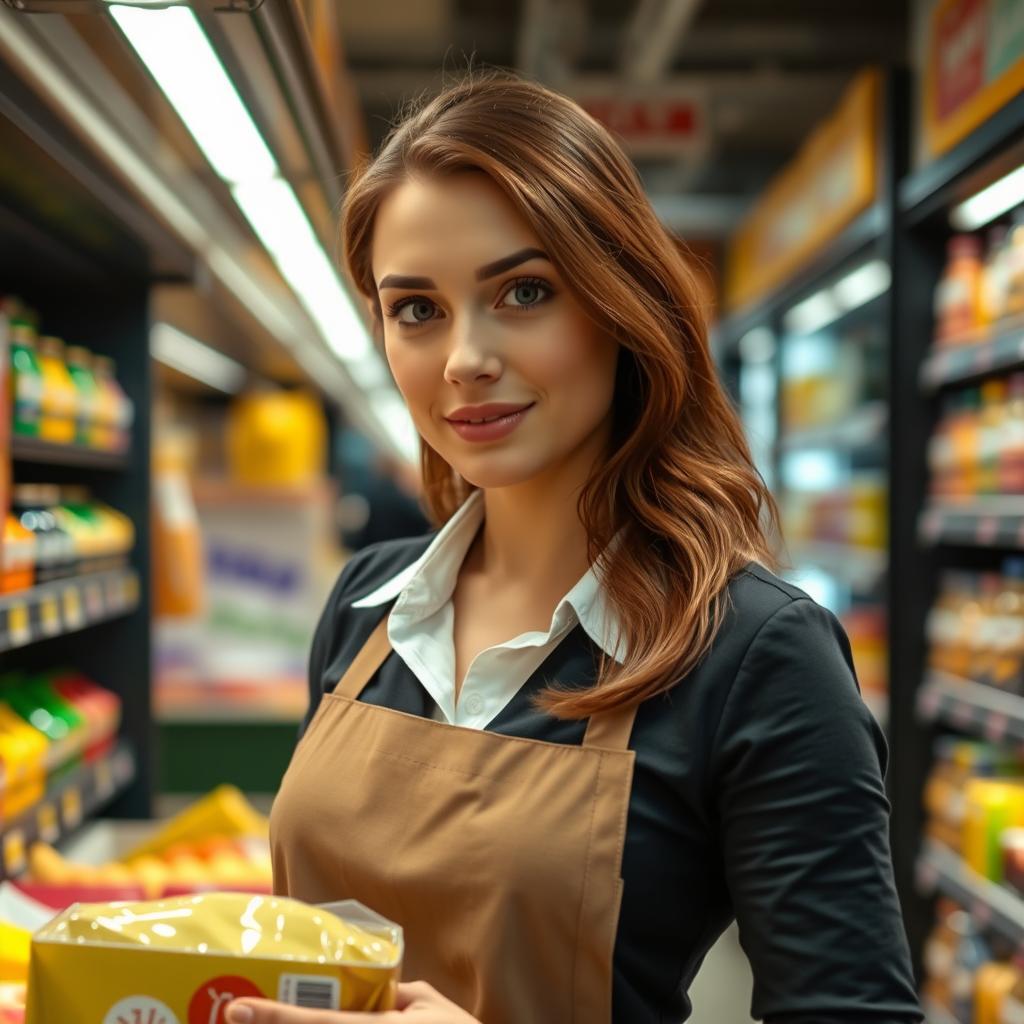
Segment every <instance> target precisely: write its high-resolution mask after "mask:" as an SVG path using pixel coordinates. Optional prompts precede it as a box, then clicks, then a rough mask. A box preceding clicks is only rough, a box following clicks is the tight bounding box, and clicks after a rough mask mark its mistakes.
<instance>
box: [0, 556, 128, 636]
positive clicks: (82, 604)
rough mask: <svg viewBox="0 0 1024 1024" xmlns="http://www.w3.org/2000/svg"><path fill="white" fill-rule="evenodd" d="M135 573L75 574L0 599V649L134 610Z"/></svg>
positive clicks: (93, 623)
mask: <svg viewBox="0 0 1024 1024" xmlns="http://www.w3.org/2000/svg"><path fill="white" fill-rule="evenodd" d="M138 604H139V576H138V573H137V572H136V571H135V570H134V569H117V570H114V571H111V572H102V573H94V574H91V575H86V576H75V577H72V578H71V579H66V580H56V581H54V582H53V583H44V584H41V585H39V586H35V587H32V588H31V589H30V590H25V591H21V592H19V593H14V594H8V595H5V596H3V597H0V651H8V650H13V649H14V648H17V647H26V646H28V645H29V644H34V643H39V642H40V641H43V640H50V639H53V638H55V637H59V636H65V635H67V634H69V633H74V632H77V631H79V630H82V629H85V628H86V627H88V626H93V625H97V624H98V623H100V622H107V621H109V620H111V619H115V618H118V617H119V616H122V615H128V614H129V613H131V612H133V611H134V610H135V609H136V608H137V607H138Z"/></svg>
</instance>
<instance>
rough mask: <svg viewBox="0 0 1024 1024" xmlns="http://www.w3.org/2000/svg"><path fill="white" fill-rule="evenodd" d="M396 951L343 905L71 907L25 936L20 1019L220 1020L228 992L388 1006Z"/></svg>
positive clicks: (197, 899)
mask: <svg viewBox="0 0 1024 1024" xmlns="http://www.w3.org/2000/svg"><path fill="white" fill-rule="evenodd" d="M332 911H333V912H332ZM339 915H341V916H339ZM402 953H403V950H402V933H401V929H400V928H399V927H398V926H397V925H394V924H392V923H391V922H389V921H387V920H385V919H384V918H381V917H379V916H378V915H376V914H373V913H372V912H371V911H368V910H367V909H366V908H365V907H362V906H361V905H360V904H358V903H353V902H350V903H346V904H337V905H334V906H332V907H330V908H318V907H310V906H308V905H306V904H302V903H300V902H298V901H297V900H291V899H277V898H273V897H259V896H256V897H253V896H247V895H240V894H228V893H217V894H212V895H208V896H191V897H185V898H179V899H175V900H164V901H160V902H153V903H134V904H133V903H120V904H115V905H111V904H77V905H75V906H73V907H71V908H69V909H68V910H67V911H65V912H64V913H63V914H60V915H59V916H58V917H56V918H55V919H54V920H53V921H52V922H50V924H48V925H45V926H44V927H43V928H42V929H40V930H39V931H38V932H37V933H36V934H35V935H34V936H33V939H32V946H31V962H30V967H29V989H28V1008H27V1009H28V1012H27V1021H28V1024H54V1022H55V1021H64V1020H67V1021H70V1020H90V1021H92V1020H95V1021H116V1020H117V1019H118V1015H119V1014H120V1015H121V1018H122V1019H124V1020H133V1021H134V1020H141V1021H146V1020H153V1021H156V1020H159V1019H161V1015H162V1017H163V1019H165V1020H167V1021H173V1020H179V1021H194V1020H202V1021H204V1022H206V1021H213V1022H215V1024H219V1022H220V1021H222V1020H223V1010H222V1008H223V1006H225V1005H226V1004H227V1003H229V1002H230V1001H231V1000H232V999H234V998H237V997H239V996H264V997H269V998H276V999H278V1000H279V1001H281V1002H285V1003H290V1004H293V1005H298V1006H306V1007H313V1008H317V1009H344V1010H361V1011H372V1010H387V1009H390V1008H392V1007H393V1006H394V1001H395V995H396V991H397V983H398V979H399V974H400V970H401V961H402ZM146 1014H149V1016H148V1017H147V1016H146Z"/></svg>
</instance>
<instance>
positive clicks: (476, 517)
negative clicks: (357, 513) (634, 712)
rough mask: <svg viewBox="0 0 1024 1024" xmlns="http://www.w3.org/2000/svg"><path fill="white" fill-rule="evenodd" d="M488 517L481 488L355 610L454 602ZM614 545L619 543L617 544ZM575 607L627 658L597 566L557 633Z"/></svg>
mask: <svg viewBox="0 0 1024 1024" xmlns="http://www.w3.org/2000/svg"><path fill="white" fill-rule="evenodd" d="M483 519H484V502H483V491H482V490H480V489H477V490H475V491H473V493H472V494H471V495H470V496H469V497H468V498H467V499H466V501H465V502H463V504H462V505H461V506H460V508H459V509H458V511H457V512H456V513H455V515H453V516H452V517H451V519H449V520H448V522H447V523H445V524H444V526H443V527H442V528H441V529H440V530H439V531H438V533H437V536H436V537H434V539H433V540H432V541H431V543H430V546H429V547H428V548H427V550H426V551H424V552H423V554H422V555H421V556H420V557H419V558H418V559H417V560H416V561H415V562H413V563H412V565H410V566H408V567H407V568H405V569H402V570H401V571H400V572H398V573H396V574H395V575H394V576H392V577H391V578H390V579H388V580H387V581H386V582H384V583H383V584H381V585H380V586H379V587H378V588H377V589H376V590H374V591H373V592H372V593H370V594H367V596H366V597H363V598H360V600H358V601H354V602H353V603H352V607H353V608H377V607H380V606H381V605H384V604H388V603H389V602H390V601H393V600H395V599H396V598H397V599H398V601H397V603H396V605H395V609H396V611H401V612H402V613H403V614H407V615H414V616H415V617H416V618H426V617H428V616H430V615H433V614H434V613H435V612H436V611H437V610H438V609H439V608H441V607H442V606H443V605H444V604H445V603H447V602H448V601H449V600H451V596H452V594H453V593H454V592H455V584H456V582H457V580H458V573H459V569H460V568H461V566H462V563H463V561H464V560H465V558H466V554H467V552H468V551H469V548H470V546H471V545H472V543H473V540H474V538H475V537H476V535H477V532H478V531H479V529H480V526H481V524H482V523H483ZM613 543H614V542H613ZM570 609H571V611H572V612H574V613H575V617H576V620H577V621H578V622H579V624H580V625H581V626H582V627H583V629H584V631H585V632H586V633H587V635H588V636H589V637H590V639H591V640H593V642H594V643H595V644H597V646H598V647H600V648H601V649H602V650H603V651H604V652H605V653H606V654H607V655H609V657H612V658H614V659H615V660H616V661H618V662H620V663H622V662H624V660H625V638H624V637H623V636H622V634H621V628H620V625H619V623H618V621H617V618H616V616H615V615H614V613H613V612H612V609H611V607H610V606H609V604H608V602H607V599H606V594H605V589H604V587H603V586H602V585H601V582H600V579H599V577H598V574H597V573H596V572H595V570H594V569H593V568H590V569H588V570H587V572H586V573H584V574H583V576H582V577H581V578H580V580H579V581H578V582H577V583H576V585H575V586H574V587H573V588H572V589H571V590H570V591H569V592H568V593H567V594H566V595H565V597H563V598H562V600H561V601H560V602H559V603H558V607H557V608H556V609H555V614H554V617H553V618H552V631H555V630H556V629H557V628H558V626H559V624H560V623H561V624H563V625H564V624H565V622H566V620H567V614H568V612H569V610H570Z"/></svg>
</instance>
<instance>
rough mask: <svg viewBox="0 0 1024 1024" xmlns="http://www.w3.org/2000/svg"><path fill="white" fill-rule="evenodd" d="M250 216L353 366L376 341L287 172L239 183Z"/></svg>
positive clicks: (280, 266)
mask: <svg viewBox="0 0 1024 1024" xmlns="http://www.w3.org/2000/svg"><path fill="white" fill-rule="evenodd" d="M232 192H233V194H234V197H235V202H236V203H238V206H239V208H240V209H241V211H242V213H243V214H245V218H246V220H248V221H249V223H250V224H251V225H252V229H253V231H255V232H256V234H257V236H258V237H259V239H260V241H261V242H262V243H263V245H264V246H265V247H266V249H267V251H268V252H269V253H270V255H271V256H272V257H273V258H274V262H275V263H276V264H277V266H278V269H279V270H280V271H281V273H282V275H283V276H284V278H285V280H286V281H287V282H288V284H290V285H291V287H292V290H293V291H294V292H295V293H296V295H298V296H299V298H300V299H301V300H302V302H303V304H304V305H305V306H306V309H307V310H308V312H309V314H310V316H311V317H312V318H313V320H314V322H315V323H316V325H317V327H318V328H319V329H320V333H321V334H322V335H323V336H324V340H325V341H326V342H327V344H328V345H329V346H330V348H331V349H332V351H333V352H334V353H335V354H336V355H337V356H338V357H339V358H341V359H342V360H344V361H345V362H346V363H348V364H350V367H351V366H352V365H355V364H359V363H361V362H362V363H365V360H366V359H367V358H368V357H369V356H371V355H372V351H373V347H372V345H371V343H370V338H369V335H368V334H367V332H366V327H365V325H364V324H363V322H362V320H361V319H360V318H359V316H358V315H357V314H356V311H355V307H354V306H353V305H352V300H351V299H350V298H349V296H348V294H347V292H346V291H345V288H344V287H343V286H342V284H341V281H339V280H338V274H337V272H336V271H335V269H334V267H333V266H332V264H331V261H330V260H329V259H328V257H327V253H325V252H324V250H323V246H322V245H321V244H320V242H319V241H318V240H317V237H316V235H315V234H314V233H313V227H312V225H311V224H310V223H309V220H308V218H307V217H306V214H305V211H304V210H303V209H302V206H301V205H300V203H299V200H298V197H297V196H296V195H295V192H294V191H293V189H292V187H291V185H289V184H288V182H286V181H283V180H282V179H281V178H272V179H271V180H270V181H256V182H250V183H247V184H245V185H236V186H235V188H234V189H233V190H232Z"/></svg>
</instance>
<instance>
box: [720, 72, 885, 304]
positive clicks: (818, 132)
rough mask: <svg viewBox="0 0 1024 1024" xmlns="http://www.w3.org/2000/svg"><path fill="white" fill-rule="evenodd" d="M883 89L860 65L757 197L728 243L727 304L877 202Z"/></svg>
mask: <svg viewBox="0 0 1024 1024" xmlns="http://www.w3.org/2000/svg"><path fill="white" fill-rule="evenodd" d="M880 94H881V76H880V74H879V73H878V71H876V70H874V69H868V70H866V71H863V72H861V74H859V75H858V76H857V78H856V79H854V81H853V83H852V84H851V85H850V86H849V88H848V89H847V90H846V92H845V94H844V95H843V98H842V100H841V101H840V103H839V106H838V108H837V109H836V110H835V112H834V113H833V114H832V115H831V117H829V118H828V120H826V121H824V122H823V123H822V124H821V125H819V126H818V128H817V129H815V131H814V133H813V134H812V135H811V136H810V138H809V139H808V140H807V141H806V142H805V143H804V145H803V148H802V149H801V150H800V152H799V153H798V154H797V156H796V158H795V159H794V160H793V161H792V163H790V164H789V165H788V166H787V167H786V168H784V169H783V170H782V171H781V173H780V174H779V175H778V176H777V177H776V178H775V180H774V181H773V182H772V183H771V184H770V185H769V186H768V188H767V190H766V191H765V193H764V195H763V196H762V197H761V198H760V199H759V200H758V202H757V203H756V205H755V206H754V209H753V211H752V212H751V213H750V215H749V216H748V217H747V219H746V220H745V221H744V223H743V224H742V225H741V226H740V229H739V230H738V231H737V233H736V235H735V236H734V238H733V240H732V243H731V245H730V246H729V253H728V259H727V267H726V296H725V297H726V305H727V307H728V308H729V309H730V310H736V309H738V308H740V307H743V306H746V305H748V304H750V303H752V302H755V301H756V300H758V299H760V298H763V297H764V296H765V295H767V294H768V293H769V292H771V291H772V290H773V289H775V288H777V287H778V286H779V285H781V284H782V283H783V282H785V281H786V279H787V278H789V277H791V276H792V275H793V274H794V273H795V272H796V271H797V270H799V269H800V267H802V266H803V265H805V264H806V263H807V262H808V260H810V258H811V257H812V256H813V255H814V254H815V253H816V252H817V251H818V250H819V249H821V247H822V246H823V245H825V243H827V242H828V241H830V240H831V239H832V238H834V237H835V236H836V235H837V234H839V232H841V231H842V230H843V228H845V227H846V226H847V225H849V224H850V222H851V221H853V220H854V219H855V218H856V217H857V215H858V214H860V213H862V212H863V211H864V210H866V209H867V208H868V207H869V206H871V204H872V203H873V202H874V201H875V197H876V195H877V189H878V126H879V113H880V111H879V106H880Z"/></svg>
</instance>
